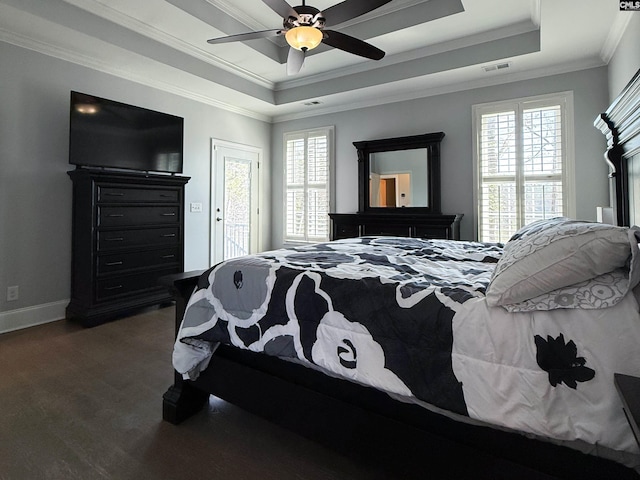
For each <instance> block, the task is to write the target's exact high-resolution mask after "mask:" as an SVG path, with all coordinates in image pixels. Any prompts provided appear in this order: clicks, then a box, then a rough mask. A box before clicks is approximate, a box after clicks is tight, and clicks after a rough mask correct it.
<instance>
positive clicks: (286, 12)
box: [262, 0, 298, 20]
mask: <svg viewBox="0 0 640 480" xmlns="http://www.w3.org/2000/svg"><path fill="white" fill-rule="evenodd" d="M262 1H263V2H264V3H266V4H267V6H268V7H269V8H270V9H271V10H273V11H274V12H276V13H277V14H278V15H280V16H281V17H282V18H284V19H285V20H286V19H287V18H289V17H293V18H298V12H296V11H295V10H294V9H293V7H292V6H291V5H289V4H288V3H287V2H285V0H262Z"/></svg>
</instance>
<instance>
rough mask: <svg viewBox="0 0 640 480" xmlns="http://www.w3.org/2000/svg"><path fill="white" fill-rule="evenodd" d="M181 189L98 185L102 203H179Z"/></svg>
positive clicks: (99, 197)
mask: <svg viewBox="0 0 640 480" xmlns="http://www.w3.org/2000/svg"><path fill="white" fill-rule="evenodd" d="M179 201H180V191H179V190H175V189H170V188H135V187H116V186H108V187H107V186H102V185H98V202H100V203H178V202H179Z"/></svg>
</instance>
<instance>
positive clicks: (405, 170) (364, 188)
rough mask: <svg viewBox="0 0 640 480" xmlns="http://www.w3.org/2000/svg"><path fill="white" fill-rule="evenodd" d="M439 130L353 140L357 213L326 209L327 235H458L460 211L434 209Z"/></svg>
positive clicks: (437, 196)
mask: <svg viewBox="0 0 640 480" xmlns="http://www.w3.org/2000/svg"><path fill="white" fill-rule="evenodd" d="M443 138H444V133H443V132H436V133H427V134H423V135H412V136H407V137H396V138H383V139H378V140H365V141H359V142H354V143H353V145H354V146H355V147H356V150H357V152H358V212H357V213H330V214H329V217H330V218H331V238H332V240H338V239H341V238H350V237H358V236H363V235H389V236H401V237H419V238H442V239H452V240H459V239H460V221H461V219H462V216H463V215H462V214H448V215H447V214H442V212H441V208H440V143H441V141H442V139H443Z"/></svg>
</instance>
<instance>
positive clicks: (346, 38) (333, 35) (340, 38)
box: [322, 30, 385, 60]
mask: <svg viewBox="0 0 640 480" xmlns="http://www.w3.org/2000/svg"><path fill="white" fill-rule="evenodd" d="M323 32H324V33H325V36H324V38H323V39H322V43H326V44H327V45H329V46H330V47H334V48H338V49H340V50H344V51H345V52H349V53H353V54H354V55H360V56H361V57H366V58H370V59H372V60H380V59H381V58H383V57H384V55H385V53H384V52H383V51H382V50H380V49H379V48H378V47H374V46H373V45H371V44H370V43H367V42H364V41H362V40H360V39H358V38H355V37H352V36H351V35H347V34H345V33H341V32H336V31H335V30H323Z"/></svg>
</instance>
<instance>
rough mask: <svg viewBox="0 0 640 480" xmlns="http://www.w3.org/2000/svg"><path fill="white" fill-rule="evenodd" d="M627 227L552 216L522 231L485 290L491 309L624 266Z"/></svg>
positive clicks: (628, 249)
mask: <svg viewBox="0 0 640 480" xmlns="http://www.w3.org/2000/svg"><path fill="white" fill-rule="evenodd" d="M628 234H629V229H628V228H624V227H615V226H612V225H607V224H603V223H592V222H583V221H577V220H571V219H568V218H564V217H561V218H554V219H550V220H543V221H539V222H534V223H532V224H530V225H527V226H525V227H523V229H521V230H519V231H518V232H517V233H516V234H515V235H514V236H513V237H512V239H511V240H509V242H507V244H506V245H505V247H504V254H503V256H502V258H501V259H500V261H499V262H498V263H497V265H496V269H495V271H494V272H493V276H492V278H491V282H490V284H489V287H488V288H487V303H488V304H489V305H491V306H496V305H510V304H516V303H520V302H524V301H525V300H529V299H532V298H534V297H539V296H540V295H544V294H548V293H550V292H553V291H555V290H558V289H561V288H563V287H567V286H570V285H575V284H578V283H580V282H585V281H587V280H590V279H592V278H595V277H599V276H600V275H604V274H606V273H610V272H613V271H614V270H616V269H619V268H623V267H624V266H625V264H626V263H627V260H628V259H629V256H630V255H631V246H630V242H629V238H628Z"/></svg>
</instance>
